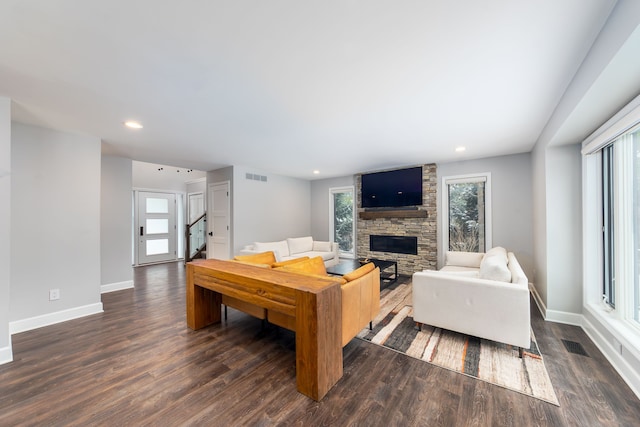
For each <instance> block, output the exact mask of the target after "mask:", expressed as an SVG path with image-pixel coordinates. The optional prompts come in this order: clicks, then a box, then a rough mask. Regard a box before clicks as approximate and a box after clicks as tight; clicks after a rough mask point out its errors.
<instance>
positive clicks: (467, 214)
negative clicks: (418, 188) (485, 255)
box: [442, 173, 491, 252]
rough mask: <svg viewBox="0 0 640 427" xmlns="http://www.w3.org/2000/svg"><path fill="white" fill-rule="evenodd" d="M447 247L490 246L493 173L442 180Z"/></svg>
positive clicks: (476, 249)
mask: <svg viewBox="0 0 640 427" xmlns="http://www.w3.org/2000/svg"><path fill="white" fill-rule="evenodd" d="M442 187H443V191H442V195H443V203H442V206H443V207H444V210H443V214H442V218H443V229H442V236H443V239H442V240H443V246H444V250H445V251H465V252H486V251H487V249H490V248H491V209H490V201H491V174H489V173H483V174H477V175H464V176H450V177H444V178H443V180H442Z"/></svg>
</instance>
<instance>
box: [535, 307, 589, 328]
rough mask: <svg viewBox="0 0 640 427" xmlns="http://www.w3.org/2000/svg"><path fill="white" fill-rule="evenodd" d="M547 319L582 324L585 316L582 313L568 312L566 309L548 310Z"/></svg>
mask: <svg viewBox="0 0 640 427" xmlns="http://www.w3.org/2000/svg"><path fill="white" fill-rule="evenodd" d="M545 320H548V321H550V322H555V323H564V324H567V325H572V326H582V325H583V321H584V316H582V314H576V313H568V312H566V311H557V310H547V311H546V316H545Z"/></svg>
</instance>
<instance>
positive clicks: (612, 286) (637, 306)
mask: <svg viewBox="0 0 640 427" xmlns="http://www.w3.org/2000/svg"><path fill="white" fill-rule="evenodd" d="M600 158H601V161H602V176H601V181H602V201H601V203H602V234H603V236H602V253H603V260H602V264H603V267H602V269H603V273H604V274H603V280H602V294H603V298H604V301H605V303H607V304H608V305H610V306H611V307H612V308H615V309H616V311H617V312H618V314H619V315H620V317H622V318H623V319H627V320H631V321H634V322H636V323H638V326H640V323H639V322H640V283H639V275H640V130H639V129H637V127H636V128H635V129H632V130H630V131H628V132H626V133H624V134H623V135H622V136H620V137H618V138H616V139H615V140H614V141H613V142H612V143H611V144H609V145H607V146H605V147H604V148H602V149H601V152H600Z"/></svg>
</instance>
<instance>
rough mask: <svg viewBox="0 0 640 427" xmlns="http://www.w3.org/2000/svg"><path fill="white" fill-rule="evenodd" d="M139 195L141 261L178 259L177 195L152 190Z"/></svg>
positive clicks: (138, 234)
mask: <svg viewBox="0 0 640 427" xmlns="http://www.w3.org/2000/svg"><path fill="white" fill-rule="evenodd" d="M136 195H137V203H136V208H137V209H136V213H137V227H136V230H134V231H135V235H136V237H137V240H136V242H137V251H136V253H137V264H149V263H155V262H167V261H174V260H176V259H177V255H176V213H177V203H176V195H175V194H172V193H156V192H149V191H138V192H137V194H136Z"/></svg>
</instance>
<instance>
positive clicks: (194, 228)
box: [184, 212, 207, 262]
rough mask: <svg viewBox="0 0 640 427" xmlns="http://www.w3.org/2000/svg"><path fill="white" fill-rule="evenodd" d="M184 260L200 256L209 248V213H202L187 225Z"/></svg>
mask: <svg viewBox="0 0 640 427" xmlns="http://www.w3.org/2000/svg"><path fill="white" fill-rule="evenodd" d="M185 240H186V245H185V251H184V262H189V261H191V260H192V259H194V258H196V257H198V256H199V255H201V254H202V252H203V251H204V250H205V249H206V248H207V213H206V212H205V213H203V214H202V215H200V216H199V217H198V218H197V219H196V220H195V221H193V222H192V223H191V224H187V225H186V227H185Z"/></svg>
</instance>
